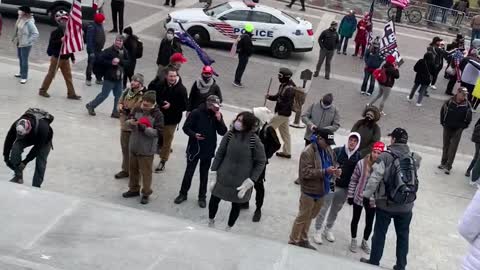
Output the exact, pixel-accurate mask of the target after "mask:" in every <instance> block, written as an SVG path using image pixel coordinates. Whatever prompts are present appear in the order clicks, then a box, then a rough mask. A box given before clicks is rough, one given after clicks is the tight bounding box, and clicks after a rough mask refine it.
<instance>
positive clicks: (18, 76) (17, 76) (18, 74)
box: [13, 73, 22, 78]
mask: <svg viewBox="0 0 480 270" xmlns="http://www.w3.org/2000/svg"><path fill="white" fill-rule="evenodd" d="M13 76H14V77H15V78H20V77H22V75H20V73H17V74H15V75H13Z"/></svg>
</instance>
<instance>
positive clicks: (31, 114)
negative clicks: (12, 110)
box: [3, 109, 53, 188]
mask: <svg viewBox="0 0 480 270" xmlns="http://www.w3.org/2000/svg"><path fill="white" fill-rule="evenodd" d="M52 121H53V116H52V115H50V114H49V113H47V112H45V111H43V110H41V109H29V110H28V111H27V112H26V113H25V114H24V115H22V116H21V117H20V118H19V119H18V120H17V121H15V122H14V123H13V124H12V126H11V127H10V130H9V131H8V134H7V137H6V138H5V144H4V147H3V158H4V161H5V163H6V164H7V166H8V167H9V168H10V169H12V170H13V171H14V172H15V176H14V177H13V178H12V179H11V180H10V182H14V183H18V184H23V170H24V169H25V167H26V166H27V164H28V163H29V162H30V161H32V160H34V159H36V160H35V173H34V175H33V181H32V186H34V187H38V188H39V187H40V186H41V185H42V183H43V177H44V175H45V170H46V168H47V158H48V154H49V153H50V149H52V138H53V130H52V128H51V127H50V123H51V122H52ZM30 146H33V147H32V149H31V150H30V152H29V153H28V154H27V156H26V158H25V159H24V160H22V153H23V151H24V150H25V148H28V147H30Z"/></svg>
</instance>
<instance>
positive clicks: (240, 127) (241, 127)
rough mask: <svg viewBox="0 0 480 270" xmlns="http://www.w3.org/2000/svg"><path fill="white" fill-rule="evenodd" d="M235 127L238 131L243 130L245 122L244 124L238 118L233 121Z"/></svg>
mask: <svg viewBox="0 0 480 270" xmlns="http://www.w3.org/2000/svg"><path fill="white" fill-rule="evenodd" d="M233 128H234V129H235V130H236V131H242V130H243V124H242V122H240V121H238V120H237V121H235V122H234V123H233Z"/></svg>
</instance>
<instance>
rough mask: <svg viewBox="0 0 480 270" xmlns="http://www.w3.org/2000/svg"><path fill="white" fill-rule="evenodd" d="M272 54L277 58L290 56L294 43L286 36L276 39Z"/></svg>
mask: <svg viewBox="0 0 480 270" xmlns="http://www.w3.org/2000/svg"><path fill="white" fill-rule="evenodd" d="M271 48H272V55H273V56H274V57H276V58H280V59H285V58H288V57H290V54H291V53H292V51H293V44H292V42H291V41H290V40H288V39H286V38H279V39H276V40H275V41H274V42H273V44H272V47H271Z"/></svg>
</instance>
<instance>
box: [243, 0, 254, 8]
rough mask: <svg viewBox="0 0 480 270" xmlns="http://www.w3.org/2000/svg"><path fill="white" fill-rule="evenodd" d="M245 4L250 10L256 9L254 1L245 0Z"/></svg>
mask: <svg viewBox="0 0 480 270" xmlns="http://www.w3.org/2000/svg"><path fill="white" fill-rule="evenodd" d="M243 3H244V4H245V5H246V6H247V7H249V8H254V7H255V2H253V1H252V0H243Z"/></svg>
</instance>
